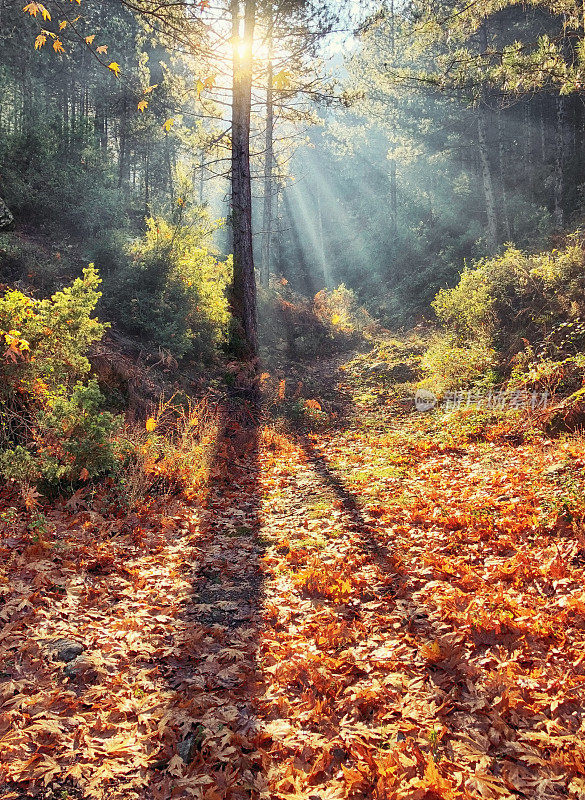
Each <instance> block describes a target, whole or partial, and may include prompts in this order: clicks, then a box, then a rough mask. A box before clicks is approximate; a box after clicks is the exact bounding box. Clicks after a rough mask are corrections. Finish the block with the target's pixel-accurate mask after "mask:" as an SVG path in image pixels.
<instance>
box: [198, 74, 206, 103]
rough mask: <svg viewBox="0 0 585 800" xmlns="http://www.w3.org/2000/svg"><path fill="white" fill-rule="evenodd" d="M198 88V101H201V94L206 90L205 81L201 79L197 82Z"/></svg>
mask: <svg viewBox="0 0 585 800" xmlns="http://www.w3.org/2000/svg"><path fill="white" fill-rule="evenodd" d="M196 88H197V99H198V100H199V98H200V97H201V92H202V91H203V90H204V89H205V84H204V83H203V81H202V80H201V79H199V80H198V81H197V87H196Z"/></svg>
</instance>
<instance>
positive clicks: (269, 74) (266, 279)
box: [260, 36, 274, 289]
mask: <svg viewBox="0 0 585 800" xmlns="http://www.w3.org/2000/svg"><path fill="white" fill-rule="evenodd" d="M272 80H273V70H272V36H271V37H270V40H269V44H268V68H267V71H266V139H265V146H264V150H265V152H264V211H263V214H262V271H261V273H260V282H261V284H262V286H264V287H265V288H266V289H267V288H268V286H269V285H270V267H271V263H270V262H271V255H272V254H271V247H272V193H273V186H272V162H273V159H274V102H273V87H272Z"/></svg>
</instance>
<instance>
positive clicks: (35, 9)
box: [22, 2, 51, 22]
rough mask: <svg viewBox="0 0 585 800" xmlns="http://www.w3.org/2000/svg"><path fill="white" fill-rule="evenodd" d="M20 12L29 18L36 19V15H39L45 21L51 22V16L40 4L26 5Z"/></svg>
mask: <svg viewBox="0 0 585 800" xmlns="http://www.w3.org/2000/svg"><path fill="white" fill-rule="evenodd" d="M22 10H23V11H27V12H28V13H29V14H30V15H31V17H36V15H37V14H39V13H40V14H41V16H42V18H43V19H44V20H45V21H48V22H50V21H51V15H50V14H49V12H48V11H47V9H46V8H45V6H44V5H43V4H42V3H36V2H32V3H28V5H26V6H24V8H23V9H22Z"/></svg>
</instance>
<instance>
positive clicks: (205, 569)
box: [148, 389, 263, 800]
mask: <svg viewBox="0 0 585 800" xmlns="http://www.w3.org/2000/svg"><path fill="white" fill-rule="evenodd" d="M259 420H260V404H259V399H258V397H257V395H256V393H255V391H254V390H249V391H248V390H237V389H234V390H233V391H232V392H231V393H230V396H229V397H227V398H226V400H225V402H223V403H222V405H221V407H220V408H219V421H218V427H217V436H216V438H215V442H214V445H213V449H212V452H211V454H210V457H209V462H208V465H207V468H208V476H209V479H208V483H207V485H206V488H205V492H204V496H203V497H202V498H200V499H198V501H197V504H196V507H195V508H194V512H193V524H192V526H191V535H190V536H189V543H188V547H187V549H186V552H185V557H184V558H183V577H184V579H185V581H186V582H187V584H188V588H187V590H186V596H185V599H184V602H183V605H182V609H181V611H180V612H179V619H178V624H177V626H176V631H177V635H176V636H174V637H173V646H172V649H170V652H168V653H167V654H166V655H165V657H164V658H162V659H161V660H160V662H159V663H160V671H161V673H162V675H163V677H164V679H165V680H166V684H167V686H168V696H169V703H168V708H167V710H166V713H165V714H164V716H163V718H162V719H163V720H166V722H165V724H164V726H163V727H162V729H161V740H162V746H161V748H160V752H159V753H158V754H157V757H158V762H157V766H158V769H154V770H152V771H151V774H150V781H149V787H148V789H149V795H152V796H153V797H154V798H160V800H163V798H164V799H165V800H167V798H170V797H174V796H188V795H187V794H185V795H183V794H182V793H189V792H191V793H193V792H195V793H197V792H201V793H202V796H203V795H204V796H205V797H210V798H250V797H255V796H257V784H258V782H259V781H260V780H261V778H260V777H259V776H260V772H261V763H260V758H259V755H258V753H257V752H256V750H255V747H254V745H253V743H252V740H253V736H254V732H255V730H256V727H257V726H256V717H255V712H254V707H253V701H254V698H255V696H257V694H258V692H259V691H261V687H262V678H261V675H260V672H259V670H258V666H257V662H256V652H257V649H258V646H259V633H260V627H261V603H262V591H263V586H262V584H263V579H262V572H261V558H262V555H263V547H262V545H261V544H260V543H259V539H258V533H259V530H260V527H261V517H260V504H261V490H260V483H259V473H260V466H259V461H258V445H259V441H258V438H259ZM160 728H161V726H160V724H159V729H160ZM197 796H199V795H197Z"/></svg>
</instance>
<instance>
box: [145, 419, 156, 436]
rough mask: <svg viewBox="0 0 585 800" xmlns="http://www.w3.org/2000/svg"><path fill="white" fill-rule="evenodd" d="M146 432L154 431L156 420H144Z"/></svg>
mask: <svg viewBox="0 0 585 800" xmlns="http://www.w3.org/2000/svg"><path fill="white" fill-rule="evenodd" d="M146 430H147V431H148V432H149V433H152V431H154V430H156V420H155V418H154V417H149V418H148V419H147V420H146Z"/></svg>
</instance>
